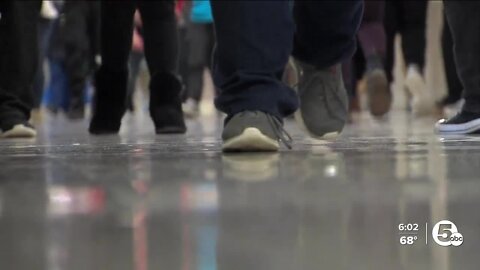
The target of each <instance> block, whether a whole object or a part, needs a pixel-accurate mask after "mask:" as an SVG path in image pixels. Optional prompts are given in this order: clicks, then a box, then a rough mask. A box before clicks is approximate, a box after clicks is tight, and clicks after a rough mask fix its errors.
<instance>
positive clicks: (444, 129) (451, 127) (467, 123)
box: [435, 110, 480, 134]
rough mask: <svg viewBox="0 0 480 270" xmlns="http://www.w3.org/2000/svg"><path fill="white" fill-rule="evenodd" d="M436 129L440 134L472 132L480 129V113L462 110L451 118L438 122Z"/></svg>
mask: <svg viewBox="0 0 480 270" xmlns="http://www.w3.org/2000/svg"><path fill="white" fill-rule="evenodd" d="M435 129H436V131H437V132H438V133H440V134H471V133H476V132H478V131H480V113H471V112H466V111H463V110H462V111H460V112H459V113H458V114H457V115H455V116H454V117H452V118H450V119H448V120H447V119H442V120H440V121H438V122H437V124H436V125H435Z"/></svg>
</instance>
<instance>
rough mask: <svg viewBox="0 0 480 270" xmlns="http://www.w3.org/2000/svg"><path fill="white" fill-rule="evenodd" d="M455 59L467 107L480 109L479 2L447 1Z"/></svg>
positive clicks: (475, 110) (473, 110)
mask: <svg viewBox="0 0 480 270" xmlns="http://www.w3.org/2000/svg"><path fill="white" fill-rule="evenodd" d="M445 13H446V15H447V19H448V24H449V25H450V30H451V31H452V37H453V43H454V53H455V62H456V66H457V72H458V75H459V77H460V81H461V82H462V84H463V87H464V98H465V105H464V107H463V109H464V110H466V111H469V112H476V113H480V51H479V50H478V48H480V33H479V29H480V16H479V14H480V2H478V1H445Z"/></svg>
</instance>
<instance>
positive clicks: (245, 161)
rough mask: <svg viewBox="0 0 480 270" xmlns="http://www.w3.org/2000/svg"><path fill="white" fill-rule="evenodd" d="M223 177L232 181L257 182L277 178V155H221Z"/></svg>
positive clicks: (278, 160) (278, 161) (278, 162)
mask: <svg viewBox="0 0 480 270" xmlns="http://www.w3.org/2000/svg"><path fill="white" fill-rule="evenodd" d="M222 163H223V165H224V166H223V173H224V177H225V178H228V179H232V180H239V181H247V182H257V181H267V180H274V179H277V178H278V174H279V164H280V158H279V154H278V153H244V154H224V155H222Z"/></svg>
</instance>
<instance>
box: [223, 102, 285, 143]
mask: <svg viewBox="0 0 480 270" xmlns="http://www.w3.org/2000/svg"><path fill="white" fill-rule="evenodd" d="M222 139H223V148H222V149H223V151H225V152H235V151H239V152H240V151H241V152H247V151H248V152H269V151H277V150H278V149H279V141H282V142H283V143H284V144H285V145H286V146H287V147H288V148H291V142H292V138H291V137H290V135H288V133H287V132H286V131H285V130H284V129H283V124H282V122H281V121H280V120H279V119H277V118H276V117H274V116H272V115H269V114H266V113H264V112H260V111H245V112H241V113H238V114H235V115H234V116H233V117H231V118H230V119H229V120H228V121H227V122H226V124H225V127H224V129H223V133H222Z"/></svg>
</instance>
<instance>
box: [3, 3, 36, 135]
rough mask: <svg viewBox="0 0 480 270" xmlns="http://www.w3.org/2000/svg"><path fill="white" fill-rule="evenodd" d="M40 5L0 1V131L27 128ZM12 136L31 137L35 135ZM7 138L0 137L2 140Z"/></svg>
mask: <svg viewBox="0 0 480 270" xmlns="http://www.w3.org/2000/svg"><path fill="white" fill-rule="evenodd" d="M40 6H41V2H40V1H0V13H1V14H2V18H1V21H0V37H1V38H0V129H1V130H3V131H6V130H10V129H12V128H14V127H15V126H16V125H23V126H25V127H27V126H28V123H27V121H28V119H29V118H30V110H31V108H32V106H33V95H32V91H33V89H32V85H33V82H34V78H35V73H36V68H37V62H38V58H37V54H38V46H37V31H36V30H37V25H36V23H37V21H36V18H38V15H39V11H40ZM28 128H29V129H30V131H31V132H30V131H29V132H24V133H22V134H19V133H16V134H12V135H13V136H17V135H19V136H34V135H35V131H34V130H33V129H31V128H30V127H28ZM6 135H7V134H3V136H6Z"/></svg>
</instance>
